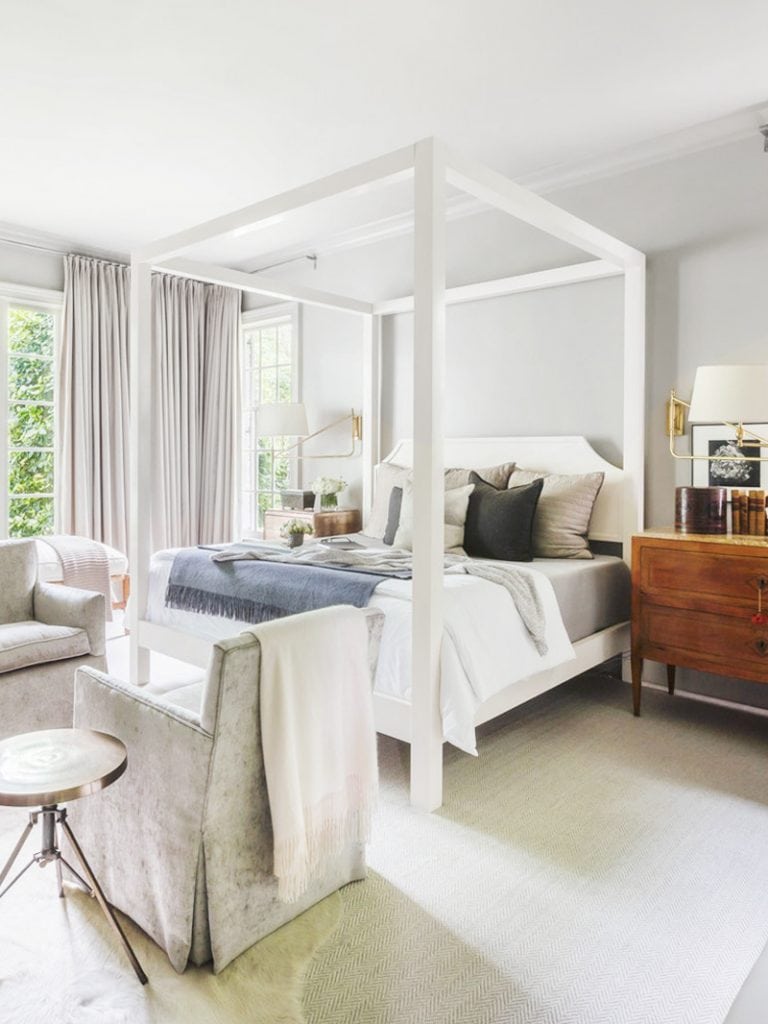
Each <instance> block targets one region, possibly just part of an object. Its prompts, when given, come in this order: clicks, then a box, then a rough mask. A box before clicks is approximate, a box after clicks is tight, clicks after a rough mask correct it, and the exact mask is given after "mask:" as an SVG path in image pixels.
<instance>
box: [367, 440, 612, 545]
mask: <svg viewBox="0 0 768 1024" xmlns="http://www.w3.org/2000/svg"><path fill="white" fill-rule="evenodd" d="M443 459H444V464H445V466H446V467H448V466H455V467H457V468H461V469H481V468H482V467H484V466H494V465H497V464H498V463H500V462H516V463H517V465H518V466H519V467H520V468H521V469H540V470H541V471H542V472H545V473H594V472H598V471H599V472H602V473H605V480H604V482H603V486H602V488H601V490H600V494H599V495H598V497H597V502H596V503H595V508H594V512H593V513H592V521H591V523H590V528H589V536H590V538H591V539H592V540H599V541H614V542H619V543H620V542H621V541H622V540H623V539H624V524H625V515H624V501H625V492H626V486H625V477H624V472H623V470H621V469H619V468H618V467H617V466H614V465H612V464H611V463H610V462H607V461H606V460H605V459H604V458H603V457H602V456H601V455H598V454H597V452H596V451H595V449H594V448H593V447H592V446H591V444H590V443H589V441H587V439H586V438H585V437H579V436H578V435H573V436H560V437H448V438H445V440H444V441H443ZM384 461H385V462H394V463H395V464H396V465H398V466H413V441H412V440H411V439H405V440H402V441H398V442H397V444H396V445H395V447H394V448H393V449H392V451H391V452H390V453H389V455H387V456H386V458H385V459H384Z"/></svg>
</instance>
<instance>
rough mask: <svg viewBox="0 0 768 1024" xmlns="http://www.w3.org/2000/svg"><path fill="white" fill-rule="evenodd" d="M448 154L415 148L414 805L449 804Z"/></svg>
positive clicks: (430, 144) (426, 145) (422, 145)
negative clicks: (443, 657) (443, 691)
mask: <svg viewBox="0 0 768 1024" xmlns="http://www.w3.org/2000/svg"><path fill="white" fill-rule="evenodd" d="M445 191H446V181H445V157H444V154H443V150H442V147H441V146H440V145H439V143H437V142H436V141H435V140H434V139H426V140H425V141H423V142H418V143H417V144H416V147H415V171H414V194H415V207H416V210H415V213H416V220H415V239H414V257H415V268H414V269H415V279H414V323H413V611H412V616H413V618H412V623H413V625H412V630H413V653H412V680H411V704H412V714H413V732H412V738H411V803H412V804H413V805H414V806H416V807H418V808H420V809H421V810H425V811H433V810H436V809H437V808H438V807H439V806H440V804H441V803H442V799H443V740H442V724H441V720H440V644H441V639H442V630H443V548H444V530H443V518H444V502H445V496H444V493H445V492H444V484H443V402H444V390H445Z"/></svg>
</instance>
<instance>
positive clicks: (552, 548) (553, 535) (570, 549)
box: [509, 469, 605, 558]
mask: <svg viewBox="0 0 768 1024" xmlns="http://www.w3.org/2000/svg"><path fill="white" fill-rule="evenodd" d="M604 475H605V474H603V473H572V474H559V473H542V472H540V471H538V470H533V469H516V470H515V471H514V472H513V473H512V475H511V476H510V478H509V486H510V487H522V486H525V484H530V483H533V481H534V480H541V479H543V480H544V485H543V487H542V489H541V497H540V498H539V504H538V507H537V509H536V517H535V519H534V521H533V554H534V557H536V558H592V557H593V556H592V552H591V551H590V550H589V541H588V540H587V533H588V531H589V521H590V519H591V518H592V509H593V508H594V506H595V500H596V499H597V495H598V494H599V493H600V488H601V487H602V485H603V478H604Z"/></svg>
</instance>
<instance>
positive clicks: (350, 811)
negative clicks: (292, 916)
mask: <svg viewBox="0 0 768 1024" xmlns="http://www.w3.org/2000/svg"><path fill="white" fill-rule="evenodd" d="M377 794H378V786H377V785H376V784H375V783H373V784H371V785H370V786H369V787H368V788H367V790H365V791H361V788H360V786H359V782H358V780H357V779H349V780H348V791H347V792H343V793H332V794H330V795H329V796H327V797H325V798H324V799H323V800H322V801H321V802H320V803H319V804H316V805H315V806H314V807H304V808H303V813H304V822H305V829H304V831H303V832H302V833H300V834H296V835H293V836H289V837H287V838H285V839H280V840H275V849H274V867H273V872H274V874H275V876H276V878H277V897H278V899H279V900H280V901H281V902H282V903H294V902H295V901H296V900H298V899H299V898H300V897H301V896H303V894H304V893H305V892H306V891H307V889H308V888H309V886H310V885H311V883H312V881H313V880H314V878H315V876H317V875H320V874H322V872H323V871H324V869H325V863H326V861H327V860H329V859H331V858H332V857H335V856H336V855H337V854H339V853H341V851H342V850H343V849H344V847H345V846H346V845H347V844H349V843H367V842H368V840H369V839H370V836H371V823H372V820H373V814H374V811H375V809H376V804H377Z"/></svg>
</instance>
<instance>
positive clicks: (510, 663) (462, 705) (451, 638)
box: [146, 550, 574, 753]
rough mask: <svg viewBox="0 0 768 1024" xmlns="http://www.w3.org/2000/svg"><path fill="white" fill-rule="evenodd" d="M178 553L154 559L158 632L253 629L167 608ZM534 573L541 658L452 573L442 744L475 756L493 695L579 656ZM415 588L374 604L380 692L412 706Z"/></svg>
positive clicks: (152, 615) (504, 614) (405, 587)
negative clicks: (482, 710) (379, 618)
mask: <svg viewBox="0 0 768 1024" xmlns="http://www.w3.org/2000/svg"><path fill="white" fill-rule="evenodd" d="M175 554H176V551H175V550H169V551H161V552H158V553H157V554H155V555H154V556H153V558H152V564H151V567H150V579H149V594H148V603H147V610H146V618H147V619H148V620H149V621H151V622H154V623H157V624H159V625H163V626H168V627H170V628H172V629H177V630H180V631H182V632H187V633H194V634H195V635H196V636H197V637H200V638H203V639H206V640H210V641H216V640H220V639H223V638H225V637H228V636H233V635H235V634H237V633H238V632H239V631H240V630H241V629H243V628H246V627H247V625H248V624H247V623H242V622H238V621H236V620H232V619H226V618H222V617H220V616H212V615H202V614H199V613H196V612H188V611H180V610H178V609H173V608H168V607H166V605H165V590H166V587H167V584H168V577H169V575H170V571H171V566H172V564H173V558H174V556H175ZM518 568H520V569H521V570H522V571H523V572H526V573H528V574H530V576H531V579H532V581H533V584H534V586H535V588H536V591H537V593H538V595H539V598H540V600H541V602H542V605H543V608H544V612H545V622H546V634H545V635H546V641H547V646H548V651H547V653H546V654H545V655H543V656H542V655H540V654H539V653H538V652H537V651H536V649H535V646H534V644H533V641H532V640H531V638H530V636H529V635H528V632H527V630H526V629H525V626H524V625H523V622H522V620H521V618H520V616H519V614H518V612H517V609H516V608H515V605H514V602H513V600H512V598H511V597H510V595H509V593H508V592H507V591H506V590H505V589H504V588H502V587H499V586H497V585H496V584H494V583H490V582H488V581H486V580H482V579H478V578H476V577H471V576H466V575H463V574H446V576H445V587H444V595H445V604H444V635H443V643H442V649H441V655H442V659H441V697H440V700H441V711H442V718H443V734H444V738H445V739H446V740H448V741H449V742H450V743H453V744H454V745H455V746H457V747H459V748H460V749H462V750H465V751H466V752H468V753H476V748H475V731H474V722H475V715H476V712H477V709H478V707H479V706H480V705H481V704H482V703H483V702H484V701H486V700H488V699H489V698H490V697H492V696H493V695H494V694H495V693H497V692H499V691H500V690H502V689H505V688H506V687H507V686H510V685H513V684H514V683H515V682H517V681H519V680H522V679H526V678H528V677H529V676H531V675H534V674H535V673H536V672H539V671H542V670H544V669H547V668H552V667H555V666H557V665H560V664H563V663H564V662H567V661H568V660H570V659H572V658H573V657H574V652H573V647H572V646H571V642H570V640H569V638H568V635H567V633H566V630H565V627H564V625H563V621H562V618H561V616H560V613H559V610H558V606H557V599H556V597H555V591H554V588H553V586H552V584H551V583H550V582H549V580H548V579H547V578H546V576H544V575H543V574H542V573H541V572H538V571H537V569H536V568H534V567H531V566H522V565H518ZM411 586H412V584H411V581H410V580H398V579H387V580H384V581H383V582H382V583H380V584H379V586H378V587H377V588H376V591H375V593H374V595H373V597H372V599H371V601H370V604H371V606H372V607H377V608H381V609H382V611H384V613H385V615H386V619H385V623H384V631H383V635H382V643H381V650H380V654H379V662H378V668H377V672H376V679H375V681H374V689H375V691H376V692H377V693H379V694H382V695H387V696H391V697H397V698H401V699H405V700H410V696H411Z"/></svg>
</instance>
